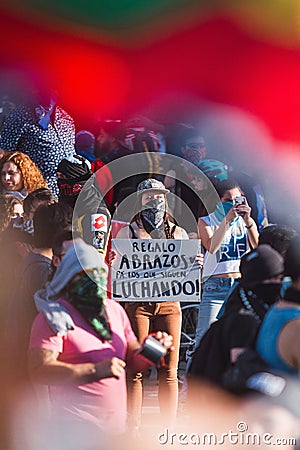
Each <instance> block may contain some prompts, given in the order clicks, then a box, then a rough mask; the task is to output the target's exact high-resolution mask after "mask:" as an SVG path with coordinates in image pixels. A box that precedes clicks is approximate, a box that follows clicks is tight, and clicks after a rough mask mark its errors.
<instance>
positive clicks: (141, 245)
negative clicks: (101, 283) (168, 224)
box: [112, 239, 200, 302]
mask: <svg viewBox="0 0 300 450" xmlns="http://www.w3.org/2000/svg"><path fill="white" fill-rule="evenodd" d="M112 248H113V249H114V250H115V251H116V252H117V258H116V259H115V260H114V263H113V266H112V298H113V299H115V300H119V301H128V302H133V301H136V302H145V301H146V302H147V301H148V302H163V301H181V302H197V301H199V299H200V270H199V265H198V263H197V262H196V261H195V257H196V254H197V253H199V252H200V241H199V240H197V239H191V240H188V239H186V240H178V239H113V240H112Z"/></svg>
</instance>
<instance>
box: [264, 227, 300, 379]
mask: <svg viewBox="0 0 300 450" xmlns="http://www.w3.org/2000/svg"><path fill="white" fill-rule="evenodd" d="M284 274H285V276H289V277H291V281H292V283H291V286H290V287H288V288H287V289H286V291H285V292H284V295H283V297H282V298H281V299H280V301H279V302H277V303H276V304H274V305H273V306H272V307H271V308H270V309H269V311H268V312H267V314H266V316H265V318H264V321H263V323H262V325H261V328H260V331H259V333H258V337H257V345H256V349H257V351H258V353H259V354H260V356H261V357H262V358H263V359H264V360H265V361H266V362H267V363H268V364H269V366H270V367H271V368H272V369H275V370H277V371H280V372H281V373H285V374H289V375H295V376H296V375H297V376H299V367H300V352H299V333H300V239H299V236H296V237H294V238H293V239H292V240H291V241H290V245H289V248H288V250H287V252H286V255H285V262H284Z"/></svg>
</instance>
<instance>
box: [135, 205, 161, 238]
mask: <svg viewBox="0 0 300 450" xmlns="http://www.w3.org/2000/svg"><path fill="white" fill-rule="evenodd" d="M165 212H166V202H165V200H164V199H152V200H150V201H149V202H148V203H146V204H145V205H144V206H143V209H142V211H141V219H142V223H143V226H144V228H145V230H146V231H147V233H149V231H150V233H149V234H151V232H152V231H153V230H157V229H159V228H160V227H161V226H163V222H164V216H165ZM148 230H149V231H148Z"/></svg>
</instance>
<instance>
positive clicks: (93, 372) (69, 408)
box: [28, 238, 172, 448]
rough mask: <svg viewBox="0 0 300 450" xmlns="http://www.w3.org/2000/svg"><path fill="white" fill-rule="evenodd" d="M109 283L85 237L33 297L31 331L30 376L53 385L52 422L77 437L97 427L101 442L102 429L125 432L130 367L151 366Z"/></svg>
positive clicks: (167, 342) (162, 336)
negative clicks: (110, 294) (109, 294)
mask: <svg viewBox="0 0 300 450" xmlns="http://www.w3.org/2000/svg"><path fill="white" fill-rule="evenodd" d="M106 284H107V266H106V264H105V262H104V259H103V256H102V255H101V254H99V252H97V250H96V249H95V248H94V247H92V246H90V245H88V244H86V243H85V242H84V241H83V240H82V239H80V238H79V239H75V240H74V241H73V244H72V245H71V246H69V248H68V250H67V252H66V254H65V255H64V257H63V258H62V260H61V263H60V264H59V266H58V268H57V270H56V272H55V274H54V277H53V278H52V280H51V281H49V282H48V283H47V284H46V286H45V288H43V289H41V290H39V291H38V292H37V293H36V294H35V302H36V306H37V309H38V310H39V311H40V312H39V314H38V315H37V317H36V319H35V320H34V322H33V325H32V329H31V336H30V345H29V347H30V349H29V356H28V361H29V364H28V365H29V373H30V376H31V379H32V381H33V382H34V383H38V384H46V385H48V386H49V390H50V399H51V404H50V407H51V411H50V414H51V416H50V418H55V420H56V421H57V425H58V427H59V430H60V432H61V430H62V432H63V433H66V436H65V435H64V434H63V435H62V437H63V438H66V439H68V438H70V436H68V435H67V433H68V428H67V427H66V429H64V425H69V426H72V428H71V429H69V432H71V433H76V432H77V431H78V429H79V430H82V428H81V427H84V426H85V425H86V424H89V425H91V426H92V425H93V426H94V428H91V429H90V431H93V435H94V436H97V439H99V434H98V433H97V430H98V431H100V432H101V433H104V434H108V435H111V434H112V435H118V434H121V433H123V432H124V431H125V427H126V380H125V367H128V368H130V366H133V367H134V368H135V369H137V368H140V369H145V368H147V367H149V364H150V361H149V360H147V359H145V358H144V357H143V351H142V350H143V346H141V344H139V342H138V341H137V338H136V336H135V335H134V333H133V331H132V328H131V325H130V322H129V320H128V317H127V315H126V313H125V311H124V309H123V308H122V307H121V306H120V305H119V304H118V303H117V302H115V301H114V300H110V299H108V298H107V293H106ZM155 339H157V340H158V341H160V344H162V346H163V347H165V348H166V350H168V349H170V348H171V346H172V338H171V336H168V335H167V334H166V333H163V332H157V333H156V334H155ZM84 429H85V428H83V430H84ZM91 438H92V436H91ZM71 447H72V446H71ZM71 447H70V448H71ZM89 448H94V447H93V446H92V445H91V447H89Z"/></svg>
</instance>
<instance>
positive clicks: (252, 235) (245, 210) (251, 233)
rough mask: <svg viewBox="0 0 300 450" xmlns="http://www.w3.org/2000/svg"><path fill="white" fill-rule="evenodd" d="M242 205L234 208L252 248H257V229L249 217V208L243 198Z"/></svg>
mask: <svg viewBox="0 0 300 450" xmlns="http://www.w3.org/2000/svg"><path fill="white" fill-rule="evenodd" d="M244 199H245V200H244V203H240V204H238V205H236V206H235V208H236V211H238V213H239V214H240V215H241V217H242V218H243V220H244V222H245V227H246V229H247V232H248V241H249V244H250V245H251V247H252V248H256V247H257V246H258V237H259V233H258V229H257V225H256V223H255V221H254V219H252V217H251V208H250V206H249V205H248V202H247V199H246V197H244Z"/></svg>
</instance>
